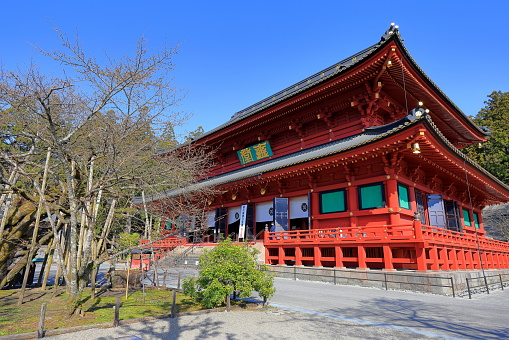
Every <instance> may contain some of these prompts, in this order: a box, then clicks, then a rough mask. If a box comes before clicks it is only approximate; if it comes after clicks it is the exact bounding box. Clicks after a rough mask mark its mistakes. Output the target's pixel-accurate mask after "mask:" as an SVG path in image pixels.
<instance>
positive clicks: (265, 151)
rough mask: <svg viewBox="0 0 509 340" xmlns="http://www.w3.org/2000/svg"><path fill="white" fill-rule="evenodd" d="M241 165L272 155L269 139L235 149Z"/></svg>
mask: <svg viewBox="0 0 509 340" xmlns="http://www.w3.org/2000/svg"><path fill="white" fill-rule="evenodd" d="M237 155H238V157H239V160H240V164H241V165H245V164H248V163H252V162H256V161H258V160H260V159H264V158H269V157H272V149H271V148H270V144H269V141H265V142H262V143H258V144H255V145H252V146H249V147H247V148H244V149H242V150H239V151H237Z"/></svg>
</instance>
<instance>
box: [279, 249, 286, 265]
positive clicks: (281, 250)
mask: <svg viewBox="0 0 509 340" xmlns="http://www.w3.org/2000/svg"><path fill="white" fill-rule="evenodd" d="M277 249H278V252H277V264H279V265H283V264H285V259H284V256H285V250H284V249H283V247H282V246H280V247H279V248H277Z"/></svg>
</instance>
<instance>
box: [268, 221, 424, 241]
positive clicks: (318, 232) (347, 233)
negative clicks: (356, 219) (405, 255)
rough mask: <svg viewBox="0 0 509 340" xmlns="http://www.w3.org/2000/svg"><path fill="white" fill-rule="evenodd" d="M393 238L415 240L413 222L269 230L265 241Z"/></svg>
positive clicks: (379, 239)
mask: <svg viewBox="0 0 509 340" xmlns="http://www.w3.org/2000/svg"><path fill="white" fill-rule="evenodd" d="M391 240H392V241H415V240H416V239H415V233H414V228H413V226H412V224H402V225H383V226H368V227H342V228H329V229H311V230H292V231H276V232H267V233H266V235H265V239H264V243H265V244H267V245H277V244H288V243H344V242H352V241H356V242H359V241H362V242H381V241H383V242H387V241H391Z"/></svg>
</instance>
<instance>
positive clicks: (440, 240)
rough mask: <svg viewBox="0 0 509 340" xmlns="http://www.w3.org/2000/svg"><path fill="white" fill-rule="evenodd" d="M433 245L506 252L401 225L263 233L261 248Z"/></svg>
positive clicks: (483, 241)
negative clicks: (382, 244)
mask: <svg viewBox="0 0 509 340" xmlns="http://www.w3.org/2000/svg"><path fill="white" fill-rule="evenodd" d="M422 241H424V242H433V243H436V244H443V245H456V246H460V247H465V248H472V249H473V248H477V241H478V242H479V245H480V247H481V249H484V250H493V251H502V252H509V243H508V242H502V241H497V240H492V239H489V238H486V237H484V236H482V235H479V236H478V237H477V240H476V236H475V234H468V233H462V232H456V231H451V230H447V229H441V228H436V227H431V226H426V225H421V224H420V222H417V223H415V222H414V223H408V224H401V225H382V226H364V227H342V228H327V229H311V230H293V231H277V232H266V233H265V237H264V244H266V245H268V246H271V245H285V244H286V245H289V244H324V243H329V244H330V243H334V244H338V243H352V242H364V243H380V242H384V243H385V242H422Z"/></svg>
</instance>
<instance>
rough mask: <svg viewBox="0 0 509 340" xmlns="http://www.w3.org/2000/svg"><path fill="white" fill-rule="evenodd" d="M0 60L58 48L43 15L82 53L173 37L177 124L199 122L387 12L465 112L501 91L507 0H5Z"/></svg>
mask: <svg viewBox="0 0 509 340" xmlns="http://www.w3.org/2000/svg"><path fill="white" fill-rule="evenodd" d="M1 9H2V16H1V19H0V32H1V33H0V46H1V48H0V63H1V64H2V65H3V67H4V68H6V69H14V68H15V67H17V66H21V67H23V66H26V65H27V64H28V63H29V62H30V60H31V58H34V59H35V60H36V61H37V62H38V63H39V64H40V65H41V66H42V70H43V71H46V70H47V72H50V71H51V69H50V68H49V67H48V66H47V62H48V60H46V59H40V58H38V57H37V56H36V52H35V49H34V48H33V46H32V45H31V43H34V44H38V45H40V46H41V47H43V48H46V49H52V48H56V47H58V39H57V37H56V35H55V33H54V32H53V31H52V29H51V28H52V26H57V27H59V28H60V29H61V30H62V31H64V32H66V33H68V34H75V33H76V32H78V34H79V37H80V40H81V42H82V43H83V45H84V47H85V49H86V50H87V51H88V53H89V54H91V55H95V54H97V55H99V54H102V53H103V51H108V53H110V54H112V55H121V54H123V53H130V52H132V51H133V49H134V46H135V44H136V41H137V40H138V38H139V37H140V35H144V36H145V37H146V38H147V39H148V43H149V47H151V48H154V49H157V48H160V47H161V46H162V45H163V44H164V43H165V42H168V43H169V44H176V43H181V46H180V49H179V54H178V55H177V56H176V57H175V59H174V61H175V63H176V69H175V72H174V75H175V82H176V85H177V87H179V88H182V89H184V90H186V91H187V92H188V95H187V97H186V99H185V100H184V102H183V103H182V105H181V107H179V108H178V109H179V110H184V111H187V112H191V113H193V117H192V118H191V119H190V121H189V122H188V124H187V126H186V129H187V130H194V129H195V128H196V127H198V126H200V125H201V126H203V128H204V129H205V130H210V129H213V128H214V127H216V126H218V125H220V124H222V123H224V122H226V121H227V120H228V119H229V118H230V117H231V115H233V114H234V113H235V112H237V111H240V110H242V109H244V108H246V107H248V106H249V105H251V104H254V103H255V102H257V101H259V100H262V99H264V98H265V97H268V96H270V95H272V94H273V93H275V92H277V91H279V90H282V89H283V88H285V87H287V86H290V85H292V84H293V83H296V82H298V81H299V80H302V79H304V78H306V77H307V76H310V75H312V74H314V73H316V72H318V71H320V70H322V69H324V68H326V67H328V66H330V65H332V64H334V63H335V62H338V61H340V60H342V59H344V58H346V57H348V56H350V55H352V54H354V53H356V52H358V51H360V50H361V49H363V48H366V47H368V46H370V45H372V44H374V43H376V42H377V41H378V40H379V39H380V36H381V35H382V34H383V33H384V31H385V30H386V29H387V28H388V27H389V25H390V23H391V22H395V23H396V24H397V25H399V27H400V32H401V34H402V36H403V38H404V39H405V44H406V46H407V48H408V49H409V51H410V53H411V54H412V56H413V57H414V59H415V60H416V61H417V63H418V64H419V65H420V66H421V68H422V69H423V70H424V72H426V73H427V74H428V76H429V77H430V78H431V79H432V80H433V81H434V82H435V83H436V84H437V85H438V86H439V87H440V88H441V89H442V90H443V91H444V92H445V93H446V94H447V95H448V96H449V98H451V99H452V100H453V102H455V103H456V105H457V106H458V107H459V108H460V109H461V110H463V112H465V113H466V114H467V115H475V114H477V112H478V111H479V109H480V108H481V107H483V106H484V104H483V103H484V101H485V100H486V96H487V95H488V94H489V93H491V92H492V91H494V90H501V91H509V81H508V79H509V67H508V66H507V61H508V60H509V57H508V55H509V34H508V33H509V25H508V23H507V13H509V1H503V0H501V1H489V0H488V1H482V2H481V1H476V2H473V1H472V2H471V1H446V0H442V1H434V0H432V1H426V2H418V1H358V2H356V1H320V0H315V1H299V0H294V1H276V0H272V1H266V0H256V1H242V0H237V1H230V0H229V1H204V0H202V1H196V0H187V1H180V0H178V1H175V0H173V1H172V0H167V1H145V2H143V3H142V2H140V1H131V0H124V1H115V0H103V1H96V0H88V1H83V2H77V1H69V0H68V1H51V0H48V1H28V0H18V1H10V0H4V1H2V4H1Z"/></svg>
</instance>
